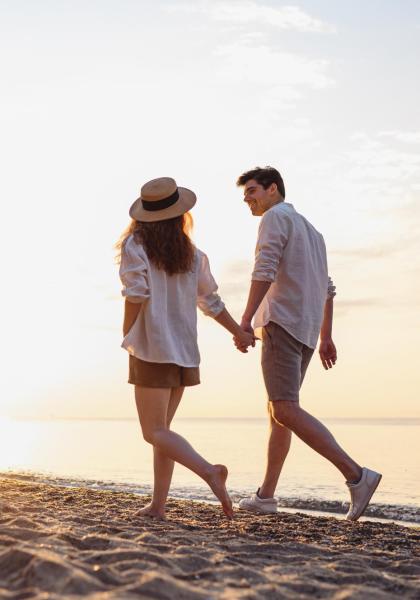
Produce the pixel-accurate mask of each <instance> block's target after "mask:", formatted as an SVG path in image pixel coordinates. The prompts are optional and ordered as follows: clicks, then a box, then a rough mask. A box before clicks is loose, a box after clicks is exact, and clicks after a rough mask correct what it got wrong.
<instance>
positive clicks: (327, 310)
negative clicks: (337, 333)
mask: <svg viewBox="0 0 420 600" xmlns="http://www.w3.org/2000/svg"><path fill="white" fill-rule="evenodd" d="M333 312H334V300H333V299H332V298H328V300H327V301H326V302H325V306H324V318H323V321H322V325H321V340H329V339H331V337H332V324H333Z"/></svg>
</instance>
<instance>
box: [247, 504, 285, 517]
mask: <svg viewBox="0 0 420 600" xmlns="http://www.w3.org/2000/svg"><path fill="white" fill-rule="evenodd" d="M238 508H239V510H246V511H247V512H252V513H256V514H258V515H275V514H276V513H277V512H278V511H277V508H276V509H275V510H261V509H259V508H257V507H255V508H254V507H251V506H239V505H238Z"/></svg>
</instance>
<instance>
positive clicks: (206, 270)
mask: <svg viewBox="0 0 420 600" xmlns="http://www.w3.org/2000/svg"><path fill="white" fill-rule="evenodd" d="M120 278H121V282H122V284H123V289H122V292H121V293H122V295H123V296H124V297H125V298H126V299H127V300H128V301H129V302H133V303H141V308H140V312H139V314H138V316H137V319H136V321H135V323H134V324H133V326H132V327H131V329H130V331H129V332H128V334H127V335H126V336H125V338H124V340H123V342H122V347H123V348H125V349H126V350H127V351H128V352H129V354H132V355H133V356H136V357H137V358H140V359H142V360H145V361H147V362H157V363H175V364H177V365H179V366H181V367H197V366H198V365H199V363H200V353H199V350H198V344H197V306H198V307H199V308H200V309H201V311H202V312H203V313H204V314H205V315H208V316H212V317H216V316H217V315H218V314H219V313H220V312H221V311H222V310H223V308H224V304H223V302H222V300H221V299H220V297H219V295H218V294H217V284H216V282H215V280H214V278H213V276H212V274H211V271H210V266H209V261H208V259H207V256H206V255H205V254H204V253H203V252H201V250H199V249H198V248H196V250H195V256H194V266H193V270H192V271H191V272H188V273H176V274H174V275H168V274H167V273H166V271H164V270H163V269H158V268H157V267H156V266H155V265H154V264H153V262H152V261H149V259H148V257H147V254H146V251H145V249H144V248H143V246H142V245H141V244H139V243H137V242H136V240H135V239H134V236H133V235H130V236H129V237H128V238H127V240H126V241H125V243H124V245H123V248H122V252H121V265H120Z"/></svg>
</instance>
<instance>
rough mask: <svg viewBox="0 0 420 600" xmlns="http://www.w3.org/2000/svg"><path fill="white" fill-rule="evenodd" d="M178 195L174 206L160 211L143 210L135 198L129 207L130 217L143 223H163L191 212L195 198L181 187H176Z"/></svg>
mask: <svg viewBox="0 0 420 600" xmlns="http://www.w3.org/2000/svg"><path fill="white" fill-rule="evenodd" d="M178 193H179V198H178V200H177V201H176V202H175V204H173V205H172V206H169V208H163V209H162V210H145V209H144V208H143V203H142V200H141V198H137V200H136V201H135V202H134V203H133V204H132V205H131V207H130V210H129V214H130V217H131V218H132V219H135V220H136V221H141V222H143V223H151V222H153V221H165V220H166V219H174V218H175V217H180V216H181V215H183V214H185V213H186V212H188V211H189V210H191V208H192V207H193V206H194V204H195V203H196V202H197V196H196V195H195V194H194V192H193V191H191V190H189V189H187V188H183V187H178Z"/></svg>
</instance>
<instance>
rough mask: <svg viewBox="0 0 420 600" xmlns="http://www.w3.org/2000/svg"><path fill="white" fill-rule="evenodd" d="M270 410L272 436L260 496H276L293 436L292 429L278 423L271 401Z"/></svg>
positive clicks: (269, 441)
mask: <svg viewBox="0 0 420 600" xmlns="http://www.w3.org/2000/svg"><path fill="white" fill-rule="evenodd" d="M268 412H269V418H270V436H269V440H268V449H267V467H266V470H265V476H264V481H263V483H262V485H261V487H260V489H259V491H258V496H259V497H260V498H273V497H274V493H275V491H276V487H277V483H278V480H279V477H280V473H281V470H282V468H283V464H284V461H285V460H286V456H287V454H288V452H289V448H290V441H291V438H292V432H291V431H290V429H288V428H287V427H285V426H284V425H282V424H280V423H278V422H277V421H276V420H275V419H274V418H273V415H272V404H271V402H269V403H268Z"/></svg>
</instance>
